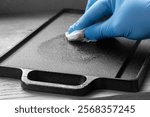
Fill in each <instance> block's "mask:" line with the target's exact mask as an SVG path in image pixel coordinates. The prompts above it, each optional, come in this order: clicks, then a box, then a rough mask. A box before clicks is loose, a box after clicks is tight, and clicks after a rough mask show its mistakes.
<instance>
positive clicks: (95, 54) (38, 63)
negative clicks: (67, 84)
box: [2, 13, 135, 77]
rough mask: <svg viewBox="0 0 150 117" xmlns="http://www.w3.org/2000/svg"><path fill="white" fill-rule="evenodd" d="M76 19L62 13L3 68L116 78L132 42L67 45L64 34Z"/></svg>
mask: <svg viewBox="0 0 150 117" xmlns="http://www.w3.org/2000/svg"><path fill="white" fill-rule="evenodd" d="M79 17H80V15H79V14H72V13H64V14H63V15H62V16H60V17H59V18H58V19H57V20H55V21H54V22H53V23H52V24H50V25H49V26H48V27H47V28H46V29H44V30H43V31H41V32H40V33H39V34H38V35H37V36H35V37H34V38H33V39H32V40H31V41H30V42H29V43H27V44H26V45H24V46H23V47H22V48H21V49H20V50H18V51H17V52H16V53H14V54H13V55H12V56H11V57H9V58H8V59H7V60H6V61H4V62H3V63H2V65H4V66H12V67H23V68H30V69H38V70H46V71H57V72H64V73H74V74H83V75H92V76H93V75H95V76H103V77H115V76H116V74H117V72H118V70H119V69H120V67H121V66H122V64H123V62H124V60H125V59H126V57H127V55H128V52H129V51H130V49H131V48H132V46H133V45H134V43H135V41H131V40H127V39H118V40H115V39H110V40H104V41H102V42H100V43H98V44H84V43H81V44H80V43H78V44H77V43H76V44H75V43H74V44H73V43H69V42H67V41H66V40H65V39H64V36H63V34H64V33H65V31H66V30H67V28H68V27H69V25H71V24H72V23H73V22H74V21H76V20H77V19H78V18H79Z"/></svg>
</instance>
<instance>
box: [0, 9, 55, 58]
mask: <svg viewBox="0 0 150 117" xmlns="http://www.w3.org/2000/svg"><path fill="white" fill-rule="evenodd" d="M53 14H54V13H53V12H51V13H49V15H47V14H44V13H43V14H29V15H25V14H24V15H0V19H1V20H0V58H1V57H2V56H4V54H6V53H7V52H8V51H10V50H11V49H12V48H13V47H14V46H16V45H17V44H18V43H20V42H21V41H23V40H24V39H25V38H26V37H27V36H28V35H29V34H31V33H32V32H33V31H34V30H36V28H38V27H39V26H40V25H42V24H43V23H44V22H45V21H47V20H48V18H50V17H52V16H53Z"/></svg>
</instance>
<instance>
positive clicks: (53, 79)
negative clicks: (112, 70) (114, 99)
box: [0, 9, 150, 95]
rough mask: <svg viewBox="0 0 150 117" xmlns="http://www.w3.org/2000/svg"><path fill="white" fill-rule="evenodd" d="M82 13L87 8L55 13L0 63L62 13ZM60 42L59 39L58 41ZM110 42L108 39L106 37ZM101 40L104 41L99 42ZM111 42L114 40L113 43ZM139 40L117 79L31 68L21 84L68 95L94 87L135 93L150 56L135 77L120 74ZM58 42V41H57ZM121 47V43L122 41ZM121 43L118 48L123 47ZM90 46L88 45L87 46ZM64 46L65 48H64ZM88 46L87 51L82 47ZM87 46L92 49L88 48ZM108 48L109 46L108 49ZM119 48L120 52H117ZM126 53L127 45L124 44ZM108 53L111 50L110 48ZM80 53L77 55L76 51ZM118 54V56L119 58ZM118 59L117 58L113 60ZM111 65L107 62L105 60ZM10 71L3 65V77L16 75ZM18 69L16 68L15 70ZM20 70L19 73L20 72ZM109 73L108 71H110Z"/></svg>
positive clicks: (134, 48)
mask: <svg viewBox="0 0 150 117" xmlns="http://www.w3.org/2000/svg"><path fill="white" fill-rule="evenodd" d="M66 12H67V13H79V14H80V13H83V12H84V11H82V10H72V9H64V10H62V11H60V12H59V13H58V14H56V15H55V16H54V17H53V18H51V19H50V20H48V22H46V23H45V24H43V25H42V27H40V28H39V29H37V30H36V31H35V32H34V33H33V34H31V35H30V36H29V37H27V39H26V40H25V41H23V42H21V43H20V44H19V45H17V46H16V47H15V48H14V49H12V51H11V52H9V53H8V54H7V55H5V57H4V58H2V59H1V62H2V61H3V60H4V59H6V58H7V57H8V55H9V56H10V55H11V54H12V53H14V52H15V51H16V50H17V49H19V48H20V47H21V46H22V45H24V44H25V43H26V42H27V41H29V40H30V39H31V38H33V37H34V36H35V35H37V34H38V33H39V32H40V31H42V30H43V29H45V28H46V27H47V26H48V25H49V24H51V23H52V22H53V21H54V20H56V19H57V18H58V17H59V16H61V15H62V14H63V13H66ZM55 41H57V40H55ZM107 41H108V40H107ZM112 42H113V44H114V43H115V44H116V45H117V44H118V43H117V40H113V41H112ZM100 43H105V41H104V42H100ZM111 44H112V43H111ZM111 44H107V46H108V47H109V48H110V47H113V49H114V50H116V51H115V52H114V53H115V54H116V55H119V54H121V50H119V49H117V46H115V45H113V44H112V45H111ZM139 44H140V42H137V43H136V44H134V46H133V48H132V49H131V51H130V52H129V53H128V56H127V58H126V59H125V61H124V62H123V64H122V66H121V68H120V70H119V71H118V73H116V74H117V75H116V78H115V77H105V76H83V75H75V74H65V73H64V74H63V73H57V71H56V72H55V73H54V72H44V71H30V72H26V70H23V75H22V83H21V84H22V87H23V88H24V89H28V90H36V91H43V92H52V93H61V94H69V95H85V94H87V93H89V92H91V91H92V90H96V89H111V90H122V91H129V92H135V91H139V90H140V87H141V85H142V83H143V80H144V75H145V74H146V73H147V71H148V68H149V65H150V60H149V55H148V56H147V57H145V58H146V59H145V62H144V64H143V65H142V66H141V69H140V71H139V73H138V74H137V76H136V77H135V78H132V79H131V80H129V79H126V78H124V77H121V76H122V74H123V72H124V70H125V69H126V66H127V65H128V64H129V62H130V60H131V58H132V56H133V54H134V53H135V50H136V49H137V48H138V45H139ZM54 45H55V44H54ZM72 45H73V47H74V48H75V47H78V49H80V46H82V47H81V49H82V50H81V52H82V53H83V51H84V53H85V54H89V53H92V54H93V53H95V54H96V57H97V55H98V54H99V52H101V51H104V50H101V49H102V48H103V47H102V46H101V47H99V46H100V45H99V44H96V46H95V45H94V44H91V46H90V47H89V46H88V45H87V44H85V43H82V44H81V43H80V44H77V43H72ZM120 46H122V45H121V44H120ZM120 46H118V47H120ZM86 47H87V48H86ZM108 47H104V49H108ZM62 49H63V48H62ZM83 49H85V50H83ZM87 49H90V50H89V51H87ZM108 50H109V49H108ZM117 50H118V51H119V54H118V52H117ZM122 50H123V52H126V51H124V50H125V48H123V47H122ZM108 52H109V51H108ZM76 55H77V54H76ZM116 55H115V57H116ZM114 61H115V60H114ZM106 64H108V63H106ZM7 71H8V72H9V71H13V70H12V68H11V69H7V68H0V72H1V73H0V76H3V77H16V73H15V72H14V74H13V72H10V74H7V73H8V72H7ZM14 71H16V69H14ZM18 71H19V72H18ZM108 72H109V71H108ZM17 74H19V75H17V78H18V77H20V76H21V75H20V74H22V72H20V70H17Z"/></svg>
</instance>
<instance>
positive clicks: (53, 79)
mask: <svg viewBox="0 0 150 117" xmlns="http://www.w3.org/2000/svg"><path fill="white" fill-rule="evenodd" d="M21 81H22V83H21V84H22V87H23V89H27V90H34V91H41V92H50V93H59V94H67V95H68V94H69V95H85V94H86V93H88V92H89V91H90V90H89V87H88V85H87V78H86V77H85V76H82V75H74V74H66V73H57V72H46V71H37V70H35V71H29V72H27V71H24V73H23V76H22V80H21Z"/></svg>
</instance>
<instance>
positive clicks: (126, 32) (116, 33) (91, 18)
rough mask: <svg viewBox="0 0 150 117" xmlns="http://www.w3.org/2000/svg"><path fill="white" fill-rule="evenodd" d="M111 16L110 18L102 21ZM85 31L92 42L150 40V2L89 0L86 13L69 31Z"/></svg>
mask: <svg viewBox="0 0 150 117" xmlns="http://www.w3.org/2000/svg"><path fill="white" fill-rule="evenodd" d="M108 15H109V16H110V18H108V19H107V20H105V21H103V22H98V21H100V19H102V18H103V17H105V16H108ZM81 29H85V31H84V36H85V38H87V39H88V40H99V39H102V38H108V37H126V38H129V39H135V40H141V39H146V38H150V0H89V1H88V4H87V7H86V11H85V13H84V14H83V16H81V18H80V19H79V20H78V21H77V22H76V23H74V24H73V25H72V26H70V28H69V29H68V32H69V33H71V32H73V31H75V30H81Z"/></svg>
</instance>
